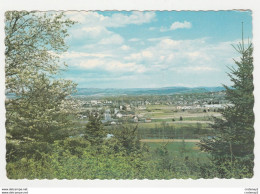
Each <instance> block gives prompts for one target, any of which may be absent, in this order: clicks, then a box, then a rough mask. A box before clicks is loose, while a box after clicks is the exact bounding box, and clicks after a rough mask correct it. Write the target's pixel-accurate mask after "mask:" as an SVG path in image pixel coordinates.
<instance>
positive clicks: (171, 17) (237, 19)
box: [60, 11, 252, 88]
mask: <svg viewBox="0 0 260 194" xmlns="http://www.w3.org/2000/svg"><path fill="white" fill-rule="evenodd" d="M66 16H67V17H68V18H70V19H71V20H73V21H77V22H78V23H77V24H75V25H74V26H73V27H72V28H70V29H69V34H70V36H69V37H68V38H67V39H66V43H67V44H68V46H69V49H68V51H67V52H65V53H63V54H62V55H61V56H60V57H61V59H62V60H63V61H65V62H66V63H67V64H68V69H67V71H66V72H64V73H63V74H62V77H63V78H65V79H70V80H73V81H74V82H76V83H77V84H78V87H80V88H159V87H171V86H186V87H199V86H210V87H213V86H221V84H226V85H231V82H230V80H229V77H228V76H227V72H229V69H228V67H231V66H234V67H235V63H234V60H233V59H236V60H239V54H238V53H237V52H236V51H235V50H234V48H233V47H232V45H236V44H237V43H238V42H239V41H241V37H242V35H241V34H242V30H241V29H242V22H243V24H244V25H243V26H244V38H245V39H248V38H249V39H252V16H251V12H250V11H145V12H140V11H131V12H127V11H105V12H101V11H97V12H84V11H82V12H66Z"/></svg>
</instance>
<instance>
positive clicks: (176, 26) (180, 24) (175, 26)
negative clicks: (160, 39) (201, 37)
mask: <svg viewBox="0 0 260 194" xmlns="http://www.w3.org/2000/svg"><path fill="white" fill-rule="evenodd" d="M191 27H192V24H191V23H190V22H187V21H184V22H178V21H177V22H174V23H172V25H171V26H170V27H169V28H168V27H164V26H162V27H161V28H160V32H167V31H171V30H177V29H183V28H186V29H189V28H191Z"/></svg>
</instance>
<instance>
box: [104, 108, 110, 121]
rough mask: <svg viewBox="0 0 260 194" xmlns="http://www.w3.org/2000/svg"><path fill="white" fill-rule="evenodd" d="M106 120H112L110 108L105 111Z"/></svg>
mask: <svg viewBox="0 0 260 194" xmlns="http://www.w3.org/2000/svg"><path fill="white" fill-rule="evenodd" d="M105 121H111V114H110V110H106V111H105Z"/></svg>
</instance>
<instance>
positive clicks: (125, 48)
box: [120, 45, 130, 51]
mask: <svg viewBox="0 0 260 194" xmlns="http://www.w3.org/2000/svg"><path fill="white" fill-rule="evenodd" d="M120 48H121V49H122V50H124V51H128V50H129V49H130V47H129V46H127V45H123V46H121V47H120Z"/></svg>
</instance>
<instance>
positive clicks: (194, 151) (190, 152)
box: [146, 142, 209, 162]
mask: <svg viewBox="0 0 260 194" xmlns="http://www.w3.org/2000/svg"><path fill="white" fill-rule="evenodd" d="M146 144H147V145H148V146H149V147H150V148H151V150H153V151H155V150H156V149H157V148H160V147H161V146H163V145H166V148H167V150H168V152H169V155H170V156H172V157H174V156H178V155H181V150H183V148H184V150H185V151H184V153H183V155H185V156H188V157H189V158H190V159H197V158H200V159H201V160H204V161H205V162H206V161H207V160H208V156H209V155H208V154H207V153H205V152H202V151H200V150H199V147H198V145H197V143H193V142H185V143H184V144H183V143H182V142H170V143H168V144H166V143H146Z"/></svg>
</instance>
